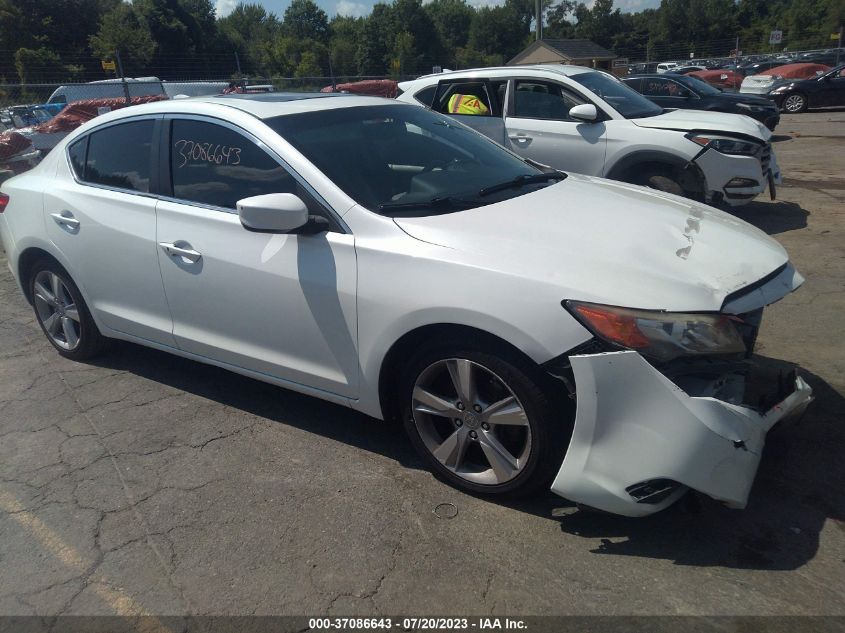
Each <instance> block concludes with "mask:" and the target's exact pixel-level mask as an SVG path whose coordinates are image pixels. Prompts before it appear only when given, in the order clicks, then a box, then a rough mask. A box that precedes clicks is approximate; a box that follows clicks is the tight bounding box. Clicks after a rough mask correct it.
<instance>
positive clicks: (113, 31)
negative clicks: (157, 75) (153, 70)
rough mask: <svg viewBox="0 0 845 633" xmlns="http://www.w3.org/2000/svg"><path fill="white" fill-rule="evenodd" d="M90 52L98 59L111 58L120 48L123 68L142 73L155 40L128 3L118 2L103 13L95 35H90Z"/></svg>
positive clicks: (149, 57) (152, 51) (152, 52)
mask: <svg viewBox="0 0 845 633" xmlns="http://www.w3.org/2000/svg"><path fill="white" fill-rule="evenodd" d="M90 46H91V52H92V53H93V54H94V55H95V56H96V57H98V58H100V59H107V60H113V59H114V57H115V54H114V53H115V51H117V50H120V59H121V62H122V64H123V71H124V73H126V74H127V75H129V76H133V75H142V74H144V70H145V69H146V67H147V65H148V64H149V63H150V61H151V60H152V58H153V55H154V54H155V49H156V43H155V41H154V40H153V38H152V35H151V34H150V31H149V29H148V28H147V25H146V22H144V20H143V18H142V17H141V16H140V15H139V14H138V12H137V11H136V10H135V8H134V6H133V5H131V4H126V3H120V4H119V5H118V6H116V7H115V8H114V9H112V10H111V11H109V12H108V13H106V14H105V15H104V16H103V19H102V21H101V22H100V28H99V30H98V31H97V34H96V35H92V36H91V38H90Z"/></svg>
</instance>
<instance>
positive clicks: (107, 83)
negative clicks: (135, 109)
mask: <svg viewBox="0 0 845 633" xmlns="http://www.w3.org/2000/svg"><path fill="white" fill-rule="evenodd" d="M126 86H127V88H128V89H129V96H130V97H144V96H147V95H160V94H165V91H164V87H163V86H162V83H161V80H160V79H159V78H158V77H127V78H126ZM124 96H126V92H125V91H124V89H123V81H122V80H120V79H103V80H100V81H91V82H89V83H86V84H70V85H67V86H59V87H58V88H56V90H55V91H54V92H53V94H51V95H50V98H49V99H48V100H47V103H70V102H71V101H80V100H81V99H110V98H114V97H124Z"/></svg>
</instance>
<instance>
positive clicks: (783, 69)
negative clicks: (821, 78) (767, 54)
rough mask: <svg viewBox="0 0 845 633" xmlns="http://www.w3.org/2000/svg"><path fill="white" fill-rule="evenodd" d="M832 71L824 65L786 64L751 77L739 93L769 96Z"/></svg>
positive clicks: (745, 80) (743, 83) (745, 81)
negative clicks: (794, 83) (788, 84)
mask: <svg viewBox="0 0 845 633" xmlns="http://www.w3.org/2000/svg"><path fill="white" fill-rule="evenodd" d="M828 70H830V67H829V66H824V65H823V64H786V65H785V66H776V67H775V68H772V69H771V70H767V71H766V72H765V73H763V74H762V75H751V76H750V77H746V78H745V79H743V80H742V85H741V86H740V89H739V91H740V92H741V93H743V94H758V95H767V94H768V93H770V92H771V91H772V90H774V89H775V88H777V87H778V86H780V85H782V84H786V83H789V82H790V81H794V80H796V79H810V78H811V77H817V76H818V75H822V74H824V73H826V72H827V71H828Z"/></svg>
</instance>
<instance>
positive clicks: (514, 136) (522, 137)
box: [508, 134, 531, 142]
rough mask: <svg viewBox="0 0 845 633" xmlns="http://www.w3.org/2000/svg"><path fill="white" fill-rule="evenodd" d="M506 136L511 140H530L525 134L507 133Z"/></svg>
mask: <svg viewBox="0 0 845 633" xmlns="http://www.w3.org/2000/svg"><path fill="white" fill-rule="evenodd" d="M508 138H509V139H510V140H512V141H517V142H519V141H530V140H531V137H530V136H528V135H527V134H509V135H508Z"/></svg>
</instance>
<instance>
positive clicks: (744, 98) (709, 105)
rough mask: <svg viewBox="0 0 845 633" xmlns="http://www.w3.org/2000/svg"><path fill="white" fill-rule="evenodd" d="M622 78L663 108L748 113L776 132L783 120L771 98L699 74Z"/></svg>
mask: <svg viewBox="0 0 845 633" xmlns="http://www.w3.org/2000/svg"><path fill="white" fill-rule="evenodd" d="M622 81H624V82H625V83H626V84H628V86H630V87H631V88H633V89H634V90H636V91H637V92H639V93H640V94H642V95H643V96H645V97H648V98H649V99H650V100H651V101H653V102H654V103H656V104H657V105H659V106H661V107H663V108H669V109H685V110H710V111H712V112H728V113H731V114H745V115H747V116H750V117H751V118H752V119H757V120H758V121H760V122H761V123H763V124H764V125H765V126H766V127H767V128H769V129H770V130H772V131H774V129H775V127H776V126H777V124H778V122H779V121H780V112H779V110H778V107H777V105H776V104H774V103H773V102H772V100H771V99H767V98H765V97H758V96H755V95H745V94H739V93H735V92H722V91H721V90H719V89H718V88H715V87H713V86H711V85H710V84H708V83H707V82H705V81H701V80H700V79H698V78H696V77H689V76H687V75H676V74H673V73H663V74H661V75H656V74H655V75H629V76H628V77H623V78H622Z"/></svg>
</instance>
